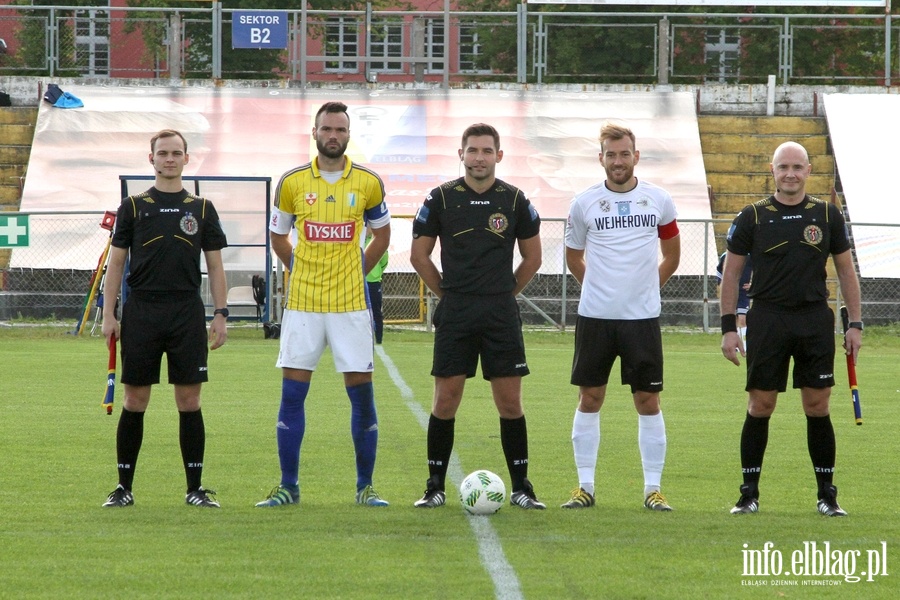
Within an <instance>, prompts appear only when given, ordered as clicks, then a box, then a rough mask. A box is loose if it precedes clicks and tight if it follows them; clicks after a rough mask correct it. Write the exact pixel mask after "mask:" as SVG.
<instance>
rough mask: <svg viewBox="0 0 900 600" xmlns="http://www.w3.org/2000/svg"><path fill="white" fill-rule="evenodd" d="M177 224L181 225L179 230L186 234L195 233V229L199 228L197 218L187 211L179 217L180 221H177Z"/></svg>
mask: <svg viewBox="0 0 900 600" xmlns="http://www.w3.org/2000/svg"><path fill="white" fill-rule="evenodd" d="M178 225H179V227H181V230H182V231H183V232H185V233H186V234H188V235H196V233H197V230H198V229H199V225H198V223H197V219H196V218H195V217H194V215H192V214H191V213H187V214H185V215H184V216H183V217H181V222H180V223H178Z"/></svg>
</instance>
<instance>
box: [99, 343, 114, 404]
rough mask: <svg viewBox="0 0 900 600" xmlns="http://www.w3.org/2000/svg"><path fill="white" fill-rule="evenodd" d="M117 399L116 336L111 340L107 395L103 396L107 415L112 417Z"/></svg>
mask: <svg viewBox="0 0 900 600" xmlns="http://www.w3.org/2000/svg"><path fill="white" fill-rule="evenodd" d="M115 397H116V336H115V335H114V336H112V337H111V338H110V340H109V363H108V366H107V372H106V393H105V394H104V395H103V404H102V406H105V407H106V414H108V415H111V414H112V410H113V399H114V398H115Z"/></svg>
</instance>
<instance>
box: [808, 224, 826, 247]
mask: <svg viewBox="0 0 900 600" xmlns="http://www.w3.org/2000/svg"><path fill="white" fill-rule="evenodd" d="M803 239H804V240H806V241H807V243H809V244H812V245H814V246H818V245H819V244H820V243H821V242H822V230H821V229H819V226H818V225H807V226H806V228H805V229H804V230H803Z"/></svg>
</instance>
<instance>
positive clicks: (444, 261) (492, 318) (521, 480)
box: [410, 123, 546, 509]
mask: <svg viewBox="0 0 900 600" xmlns="http://www.w3.org/2000/svg"><path fill="white" fill-rule="evenodd" d="M502 158H503V151H502V150H500V135H499V134H498V133H497V130H496V129H494V128H493V127H492V126H490V125H485V124H484V123H478V124H475V125H472V126H470V127H468V128H467V129H466V131H465V132H464V133H463V136H462V148H461V149H460V150H459V160H460V162H461V163H462V165H463V166H464V167H465V170H466V174H465V176H464V177H460V178H458V179H454V180H453V181H449V182H447V183H444V184H443V185H441V186H440V187H438V188H435V189H434V190H432V192H431V194H429V195H428V197H427V198H426V199H425V203H424V204H423V205H422V206H421V207H420V208H419V211H418V213H417V214H416V219H415V221H414V222H413V242H412V249H411V251H410V262H411V263H412V265H413V267H414V268H415V270H416V272H417V273H418V274H419V276H420V277H421V278H422V280H423V281H424V282H425V285H427V286H428V288H429V289H430V290H431V291H432V292H433V293H434V294H435V295H437V296H438V297H439V298H440V302H439V303H438V306H437V308H436V309H435V311H434V326H435V330H436V333H435V337H434V363H433V366H432V370H431V374H432V375H433V376H434V402H433V405H432V409H431V418H430V420H429V422H428V442H427V444H428V471H429V478H428V481H427V483H426V489H425V495H424V496H423V497H422V498H421V499H420V500H417V501H416V502H415V506H416V507H418V508H434V507H437V506H441V505H442V504H444V502H445V501H446V493H445V489H444V486H445V479H446V476H447V467H448V464H449V461H450V454H451V453H452V451H453V438H454V425H455V417H456V411H457V409H458V408H459V405H460V402H461V401H462V394H463V388H464V387H465V384H466V379H467V378H469V377H474V376H475V370H476V367H477V366H478V359H479V357H480V358H481V371H482V375H483V376H484V378H485V379H487V380H488V381H490V382H491V392H492V394H493V397H494V404H495V405H496V406H497V412H498V413H499V414H500V443H501V445H502V446H503V453H504V455H505V457H506V465H507V468H508V469H509V476H510V479H511V480H512V495H511V496H510V502H511V503H512V504H513V505H515V506H519V507H521V508H525V509H544V508H546V506H545V505H544V504H543V503H542V502H539V501H538V500H537V498H536V497H535V495H534V489H533V487H532V485H531V483H530V482H529V481H528V479H527V476H528V432H527V429H526V427H525V414H524V411H523V410H522V377H523V376H524V375H528V373H529V371H528V363H527V362H526V361H525V343H524V341H523V339H522V320H521V318H520V316H519V306H518V304H517V303H516V295H517V294H518V293H519V292H520V291H522V289H523V288H524V287H525V286H526V285H527V284H528V282H529V281H531V278H532V277H534V274H535V273H536V272H537V270H538V268H539V267H540V266H541V239H540V235H539V234H540V226H541V220H540V217H539V216H538V213H537V211H536V210H535V209H534V207H533V206H532V205H531V202H529V201H528V199H527V198H526V197H525V195H524V194H523V193H522V192H521V190H518V189H516V188H515V187H513V186H511V185H509V184H508V183H506V182H504V181H501V180H499V179H496V177H495V175H494V173H495V169H496V165H497V163H498V162H500V160H501V159H502ZM438 238H440V240H441V267H442V268H443V275H442V274H441V272H440V271H438V269H437V266H436V265H435V264H434V262H433V261H432V259H431V253H432V251H433V250H434V247H435V242H436V241H437V239H438ZM517 245H518V248H519V253H520V254H521V255H522V262H521V263H519V266H518V267H516V269H515V271H513V250H514V248H515V247H516V246H517Z"/></svg>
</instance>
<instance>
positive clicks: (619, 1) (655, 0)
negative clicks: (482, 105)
mask: <svg viewBox="0 0 900 600" xmlns="http://www.w3.org/2000/svg"><path fill="white" fill-rule="evenodd" d="M887 2H888V0H692V1H691V2H688V1H687V0H526V4H592V5H595V6H863V7H868V8H886V7H887V6H888V4H887Z"/></svg>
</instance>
